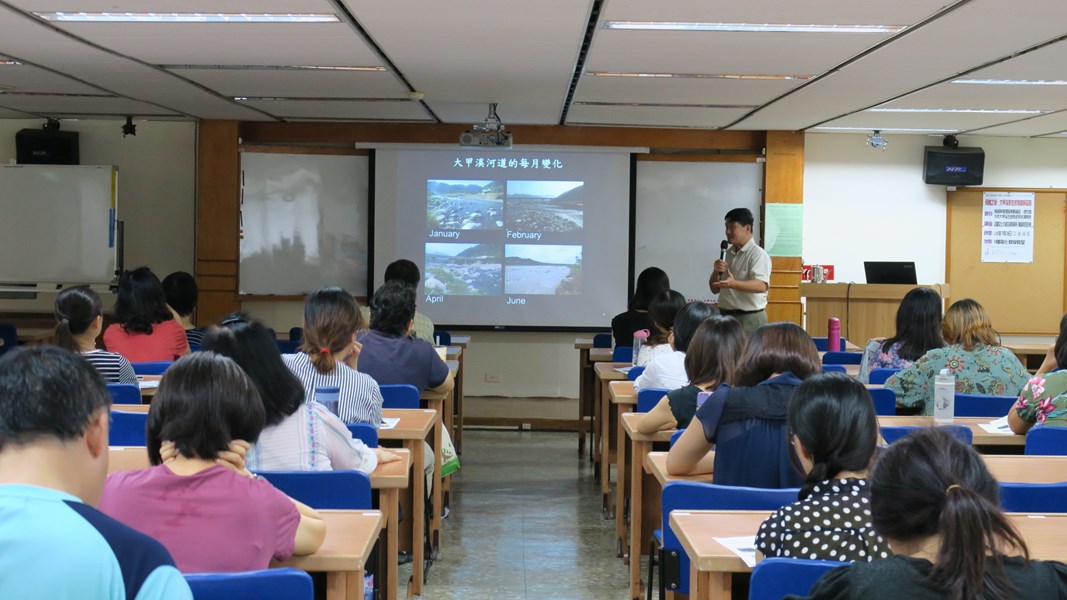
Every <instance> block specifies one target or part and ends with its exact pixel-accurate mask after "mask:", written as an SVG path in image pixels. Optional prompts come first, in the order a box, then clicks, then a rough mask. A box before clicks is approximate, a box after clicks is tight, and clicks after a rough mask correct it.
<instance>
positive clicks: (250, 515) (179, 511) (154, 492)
mask: <svg viewBox="0 0 1067 600" xmlns="http://www.w3.org/2000/svg"><path fill="white" fill-rule="evenodd" d="M263 423H264V411H263V403H262V402H261V401H260V399H259V393H258V392H257V391H256V387H255V385H254V384H253V383H252V381H251V380H250V379H249V378H248V376H247V375H245V373H244V371H242V370H241V368H240V367H238V366H237V363H235V362H233V361H232V360H230V359H229V358H226V357H225V356H221V355H219V354H215V353H214V352H197V353H194V354H191V355H190V356H187V357H184V358H182V359H181V360H179V361H177V362H175V363H174V364H173V365H172V366H171V367H170V368H169V369H167V373H166V375H165V376H164V377H163V381H162V382H161V383H160V384H159V391H158V392H157V393H156V395H155V397H154V398H153V399H152V408H151V409H150V410H149V412H148V425H147V428H146V434H147V438H148V459H149V462H151V464H152V466H151V467H148V468H147V469H140V470H137V471H118V472H116V473H112V474H111V475H110V476H109V477H108V478H107V484H105V486H104V494H103V496H102V497H101V499H100V510H102V511H103V512H104V513H106V514H108V515H109V516H111V517H114V518H115V519H118V520H119V521H122V522H123V523H125V524H127V525H129V526H130V527H133V528H134V529H137V530H138V531H143V532H145V533H147V534H148V535H151V536H152V537H154V538H155V539H157V540H159V541H160V542H162V543H163V545H164V546H166V547H167V550H170V553H171V554H172V555H173V556H174V560H175V562H176V563H177V564H178V568H179V569H180V570H181V571H182V572H183V573H203V572H234V571H253V570H257V569H266V568H267V567H268V566H269V565H270V561H271V559H272V558H273V559H277V560H287V559H288V558H289V557H290V556H292V555H293V554H297V555H301V554H311V553H313V552H315V551H316V550H318V548H319V546H320V545H322V541H323V539H325V537H326V524H325V523H324V522H323V521H322V518H321V517H320V516H319V514H318V513H316V512H315V511H314V510H312V509H311V508H308V507H307V506H305V505H303V504H301V503H299V502H297V501H296V500H293V499H291V498H289V497H288V496H286V495H285V494H283V493H282V492H280V491H278V490H277V489H275V488H274V486H272V485H271V484H270V483H269V482H268V481H266V480H265V479H257V478H256V477H255V476H254V475H252V473H250V472H249V471H248V470H247V469H246V468H245V467H244V464H243V461H240V460H237V461H236V462H237V464H236V465H231V464H229V463H228V462H227V461H226V460H225V459H223V458H221V456H223V455H224V453H227V452H229V449H230V447H231V445H233V444H242V443H254V442H255V441H256V439H257V438H259V433H260V431H262V430H263Z"/></svg>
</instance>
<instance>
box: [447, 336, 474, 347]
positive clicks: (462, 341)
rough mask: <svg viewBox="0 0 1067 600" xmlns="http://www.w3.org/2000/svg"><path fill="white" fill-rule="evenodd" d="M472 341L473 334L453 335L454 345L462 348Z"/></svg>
mask: <svg viewBox="0 0 1067 600" xmlns="http://www.w3.org/2000/svg"><path fill="white" fill-rule="evenodd" d="M470 343H471V336H469V335H454V336H452V345H453V346H459V347H460V348H466V347H467V346H468V345H469V344H470Z"/></svg>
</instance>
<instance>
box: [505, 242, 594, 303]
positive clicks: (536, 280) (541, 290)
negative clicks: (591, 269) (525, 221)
mask: <svg viewBox="0 0 1067 600" xmlns="http://www.w3.org/2000/svg"><path fill="white" fill-rule="evenodd" d="M504 264H505V265H506V266H505V267H504V293H507V294H552V295H557V296H565V295H568V294H580V293H581V291H582V247H581V246H534V245H531V244H508V245H507V246H505V247H504Z"/></svg>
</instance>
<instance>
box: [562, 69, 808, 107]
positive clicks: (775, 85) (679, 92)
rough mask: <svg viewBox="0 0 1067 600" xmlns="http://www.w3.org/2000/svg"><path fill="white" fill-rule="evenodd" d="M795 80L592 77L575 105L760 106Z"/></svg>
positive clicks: (584, 83) (581, 86) (586, 80)
mask: <svg viewBox="0 0 1067 600" xmlns="http://www.w3.org/2000/svg"><path fill="white" fill-rule="evenodd" d="M800 83H801V82H800V81H796V80H763V81H754V80H736V79H683V78H673V77H672V78H658V77H594V76H591V75H585V76H583V77H582V79H581V81H580V82H579V84H578V92H577V93H576V94H575V97H574V99H575V101H584V102H660V103H670V104H750V105H757V106H758V105H760V104H763V103H764V102H766V101H768V100H770V99H771V98H773V97H775V96H777V95H778V94H781V93H782V92H785V91H786V90H789V89H791V88H793V87H794V86H796V85H798V84H800Z"/></svg>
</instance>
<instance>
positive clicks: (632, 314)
mask: <svg viewBox="0 0 1067 600" xmlns="http://www.w3.org/2000/svg"><path fill="white" fill-rule="evenodd" d="M670 288H671V280H670V279H669V278H668V277H667V274H666V273H664V272H663V269H660V268H659V267H649V268H647V269H645V270H644V271H641V274H640V275H638V276H637V284H636V285H635V286H634V295H633V298H631V299H630V303H629V305H627V307H626V312H624V313H619V314H617V315H615V317H614V318H613V319H612V320H611V334H612V336H613V337H614V338H615V345H616V346H633V345H634V332H635V331H640V330H641V329H647V330H649V331H652V328H653V327H655V324H654V323H653V322H652V317H650V316H649V314H648V305H649V304H650V303H651V302H652V299H653V298H655V297H656V295H657V294H659V293H660V292H662V291H664V290H669V289H670Z"/></svg>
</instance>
